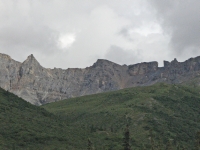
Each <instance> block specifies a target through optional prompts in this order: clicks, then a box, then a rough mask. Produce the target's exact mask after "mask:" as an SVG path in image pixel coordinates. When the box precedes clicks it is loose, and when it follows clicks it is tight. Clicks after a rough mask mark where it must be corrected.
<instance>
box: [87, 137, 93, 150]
mask: <svg viewBox="0 0 200 150" xmlns="http://www.w3.org/2000/svg"><path fill="white" fill-rule="evenodd" d="M88 150H92V142H91V141H90V139H88Z"/></svg>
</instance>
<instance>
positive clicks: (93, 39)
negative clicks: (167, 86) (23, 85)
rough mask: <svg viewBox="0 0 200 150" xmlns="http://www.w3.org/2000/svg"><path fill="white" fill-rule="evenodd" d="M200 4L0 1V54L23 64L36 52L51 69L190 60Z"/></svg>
mask: <svg viewBox="0 0 200 150" xmlns="http://www.w3.org/2000/svg"><path fill="white" fill-rule="evenodd" d="M199 3H200V2H198V1H197V0H196V1H195V0H193V1H192V2H191V3H189V2H187V1H186V2H182V3H180V1H172V0H169V1H160V0H151V1H147V0H132V1H123V0H117V1H116V0H109V1H107V0H101V1H99V0H93V1H91V0H82V1H78V0H74V1H71V0H56V1H53V0H51V1H41V0H34V1H32V0H21V1H16V0H6V1H4V0H0V22H1V24H0V52H1V53H6V54H9V55H11V57H13V58H14V59H16V60H19V61H23V60H24V59H26V57H27V55H29V54H31V53H32V54H34V55H35V57H36V58H37V59H38V61H39V62H40V63H41V64H42V65H43V66H44V67H51V68H53V67H61V68H68V67H86V66H90V65H92V64H93V63H94V62H95V61H96V59H98V58H102V59H103V58H106V59H110V60H112V61H114V62H116V63H120V64H123V63H127V64H133V63H138V62H142V61H153V60H157V61H159V62H160V64H162V63H161V61H162V60H163V59H166V60H171V59H173V58H174V57H176V56H174V55H177V56H178V54H180V53H179V52H182V51H184V55H181V56H179V59H186V58H188V57H190V56H192V55H197V54H196V53H197V49H198V48H199V43H200V42H199V40H200V37H199V36H200V34H199V32H200V29H199V27H200V26H199V17H198V16H199V12H198V8H199ZM152 6H153V7H152ZM169 44H171V45H172V46H173V49H172V48H170V47H169V46H168V45H169ZM188 49H189V50H190V51H189V50H188ZM175 50H176V52H178V53H174V51H175ZM191 50H193V53H192V54H190V53H191ZM120 56H123V58H122V57H120ZM77 60H78V61H77Z"/></svg>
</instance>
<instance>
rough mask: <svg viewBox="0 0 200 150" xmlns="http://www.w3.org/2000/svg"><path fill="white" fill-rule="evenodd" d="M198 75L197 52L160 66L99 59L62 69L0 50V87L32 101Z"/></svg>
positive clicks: (199, 73) (182, 80) (186, 79)
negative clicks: (50, 67)
mask: <svg viewBox="0 0 200 150" xmlns="http://www.w3.org/2000/svg"><path fill="white" fill-rule="evenodd" d="M199 75H200V56H199V57H196V58H190V59H188V60H186V61H185V62H178V61H177V60H176V59H174V60H173V61H171V62H168V61H164V66H163V67H158V62H156V61H153V62H143V63H138V64H134V65H129V66H127V65H119V64H116V63H113V62H111V61H108V60H103V59H98V60H97V62H95V63H94V64H93V65H92V66H90V67H87V68H84V69H78V68H69V69H65V70H63V69H60V68H54V69H47V68H44V67H42V66H41V65H40V63H39V62H38V61H37V60H36V59H35V57H34V56H33V55H32V54H31V55H30V56H28V58H27V59H26V60H25V61H24V62H23V63H20V62H17V61H15V60H13V59H12V58H11V57H10V56H8V55H6V54H0V87H2V88H3V89H5V90H8V91H10V92H12V93H14V94H16V95H18V96H19V97H22V98H23V99H25V100H26V101H28V102H30V103H32V104H35V105H42V104H45V103H50V102H54V101H58V100H62V99H67V98H70V97H77V96H82V95H89V94H95V93H101V92H106V91H113V90H119V89H123V88H128V87H135V86H147V85H152V84H155V83H157V82H166V83H173V84H180V83H183V82H186V81H188V80H190V79H192V78H194V77H197V76H199Z"/></svg>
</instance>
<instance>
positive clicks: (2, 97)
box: [0, 88, 87, 150]
mask: <svg viewBox="0 0 200 150" xmlns="http://www.w3.org/2000/svg"><path fill="white" fill-rule="evenodd" d="M77 141H79V144H80V146H79V145H78V144H76V143H77ZM85 141H86V142H85ZM81 146H84V147H86V146H87V135H86V134H85V131H84V130H83V129H81V128H80V129H79V130H77V128H75V127H73V126H69V125H68V122H66V121H64V120H62V119H60V118H59V117H58V116H56V115H53V114H52V113H49V112H48V111H46V110H45V109H43V108H40V107H38V106H34V105H32V104H30V103H28V102H26V101H24V100H23V99H21V98H19V97H17V96H16V95H14V94H12V93H10V92H8V91H5V90H3V89H1V88H0V149H1V150H11V149H13V150H15V149H17V150H25V149H26V150H55V149H58V150H64V149H69V150H74V149H79V150H81V149H82V148H81Z"/></svg>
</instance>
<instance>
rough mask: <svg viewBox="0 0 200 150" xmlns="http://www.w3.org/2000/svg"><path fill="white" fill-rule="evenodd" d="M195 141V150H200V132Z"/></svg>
mask: <svg viewBox="0 0 200 150" xmlns="http://www.w3.org/2000/svg"><path fill="white" fill-rule="evenodd" d="M195 139H196V141H195V143H196V144H195V150H200V131H199V132H197V134H196V137H195Z"/></svg>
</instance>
